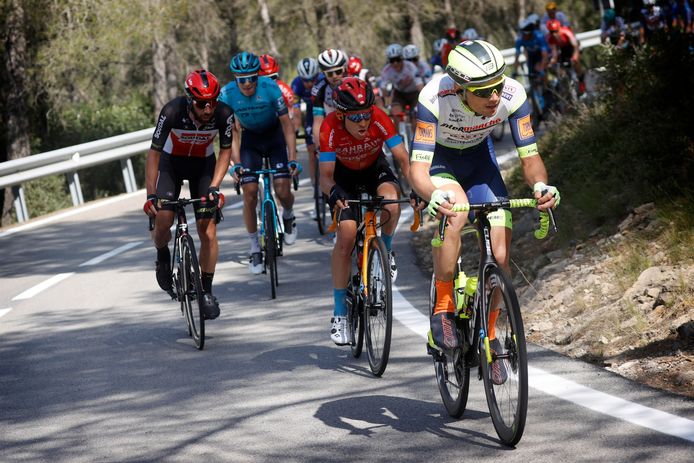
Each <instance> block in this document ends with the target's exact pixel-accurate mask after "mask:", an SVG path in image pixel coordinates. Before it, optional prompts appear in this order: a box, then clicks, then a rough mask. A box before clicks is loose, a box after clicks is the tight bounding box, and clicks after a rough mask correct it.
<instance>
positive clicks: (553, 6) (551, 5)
mask: <svg viewBox="0 0 694 463" xmlns="http://www.w3.org/2000/svg"><path fill="white" fill-rule="evenodd" d="M556 9H557V2H549V3H547V5H546V6H545V10H547V11H550V10H556Z"/></svg>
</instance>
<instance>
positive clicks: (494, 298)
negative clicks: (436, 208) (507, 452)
mask: <svg viewBox="0 0 694 463" xmlns="http://www.w3.org/2000/svg"><path fill="white" fill-rule="evenodd" d="M520 207H523V208H536V207H537V200H535V199H509V200H500V201H494V202H487V203H479V204H456V205H455V206H454V207H453V209H452V210H453V211H455V212H468V211H474V212H475V215H476V218H475V221H474V224H473V226H471V227H466V228H465V229H464V232H463V234H466V233H468V232H470V233H475V232H476V233H477V241H478V244H479V250H480V254H479V264H478V268H477V276H468V275H466V273H465V272H464V269H463V262H462V258H460V257H459V258H458V261H457V264H456V271H455V276H454V285H453V286H454V289H453V300H454V301H455V326H456V332H457V335H458V338H459V340H460V346H459V347H458V348H457V349H455V350H454V351H452V352H450V351H442V350H441V349H439V348H438V347H436V346H435V345H434V343H433V340H432V338H431V331H430V332H429V342H428V343H427V352H428V353H429V354H430V355H432V357H433V361H434V370H435V372H436V382H437V385H438V389H439V392H440V394H441V399H442V400H443V404H444V406H445V408H446V411H447V412H448V414H449V415H450V416H453V417H455V418H459V417H460V416H462V414H463V412H464V411H465V407H466V405H467V398H468V392H469V388H470V369H471V368H474V367H477V377H478V380H479V379H481V380H482V381H483V384H484V392H485V395H486V397H487V405H488V407H489V412H490V415H491V418H492V423H493V424H494V429H495V430H496V433H497V435H498V436H499V438H500V439H501V441H502V442H503V443H504V444H506V445H509V446H513V445H515V444H517V443H518V442H519V441H520V439H521V437H522V435H523V430H524V428H525V419H526V415H527V409H528V359H527V353H526V344H525V332H524V329H523V320H522V318H521V312H520V306H519V304H518V298H517V297H516V292H515V290H514V288H513V284H512V282H511V279H510V278H509V276H508V275H507V274H506V273H505V272H504V270H503V269H502V268H501V267H499V264H498V263H497V261H496V258H495V257H494V254H493V252H492V246H491V238H490V232H491V226H490V224H489V219H488V218H487V214H489V213H490V212H492V211H496V210H498V209H507V208H520ZM550 222H551V225H552V227H553V230H554V231H555V232H556V225H555V223H554V216H553V214H552V211H551V210H549V211H548V212H540V227H539V229H537V230H536V231H535V237H536V238H538V239H542V238H544V237H546V236H547V234H548V232H549V227H550ZM446 223H447V218H446V217H444V218H443V219H442V220H441V221H440V222H439V228H438V233H437V235H436V236H435V237H434V239H433V240H432V246H434V247H439V246H441V245H442V243H443V238H444V232H445V228H446ZM435 303H436V286H435V284H434V275H432V279H431V286H430V291H429V315H430V316H431V315H432V314H433V309H434V305H435ZM496 307H498V308H499V311H498V315H497V316H496V320H495V321H494V322H493V326H491V327H490V326H489V323H490V318H489V315H490V312H492V310H491V309H496ZM492 319H493V317H492ZM490 328H491V329H490ZM490 334H491V336H490ZM495 341H496V342H495ZM497 342H498V343H497ZM490 343H493V344H494V346H493V347H490ZM495 362H501V363H497V364H496V365H495ZM495 368H496V369H497V374H496V375H495V376H493V370H494V369H495ZM499 371H505V372H506V375H505V378H504V377H503V375H499V374H498V372H499Z"/></svg>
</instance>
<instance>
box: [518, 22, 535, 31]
mask: <svg viewBox="0 0 694 463" xmlns="http://www.w3.org/2000/svg"><path fill="white" fill-rule="evenodd" d="M535 28H536V26H535V23H534V22H533V21H531V20H530V19H524V20H523V21H522V22H521V23H520V30H521V32H526V33H527V32H532V31H534V30H535Z"/></svg>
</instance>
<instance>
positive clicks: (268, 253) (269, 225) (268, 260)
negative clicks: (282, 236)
mask: <svg viewBox="0 0 694 463" xmlns="http://www.w3.org/2000/svg"><path fill="white" fill-rule="evenodd" d="M264 219H265V240H264V241H265V268H266V269H268V270H269V271H270V295H271V296H272V299H275V298H276V297H277V233H276V231H275V215H274V211H273V210H272V207H269V206H268V205H266V206H265V217H264Z"/></svg>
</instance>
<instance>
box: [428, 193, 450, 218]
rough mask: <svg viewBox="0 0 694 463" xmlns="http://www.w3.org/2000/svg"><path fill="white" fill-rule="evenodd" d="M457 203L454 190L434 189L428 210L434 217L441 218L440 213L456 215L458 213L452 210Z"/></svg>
mask: <svg viewBox="0 0 694 463" xmlns="http://www.w3.org/2000/svg"><path fill="white" fill-rule="evenodd" d="M454 204H455V193H454V192H452V191H443V190H438V189H436V190H434V192H433V193H431V200H430V201H429V206H427V212H429V215H430V216H432V217H436V218H440V214H442V215H447V216H449V217H455V216H456V213H455V212H453V211H451V208H452V207H453V205H454Z"/></svg>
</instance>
